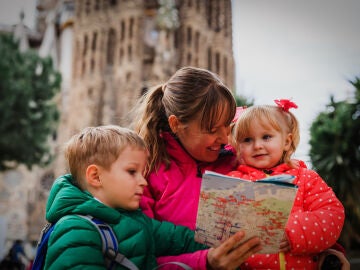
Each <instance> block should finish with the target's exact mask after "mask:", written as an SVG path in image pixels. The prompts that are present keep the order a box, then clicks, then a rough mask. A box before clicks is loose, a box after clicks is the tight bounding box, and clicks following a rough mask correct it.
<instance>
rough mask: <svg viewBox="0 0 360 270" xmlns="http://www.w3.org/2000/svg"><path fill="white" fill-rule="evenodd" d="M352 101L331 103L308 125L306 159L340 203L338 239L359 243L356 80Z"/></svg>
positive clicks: (359, 102) (359, 91)
mask: <svg viewBox="0 0 360 270" xmlns="http://www.w3.org/2000/svg"><path fill="white" fill-rule="evenodd" d="M350 83H351V84H352V85H353V86H354V88H355V95H354V100H344V101H340V102H335V101H334V98H333V97H331V98H330V104H329V105H327V110H326V111H324V112H322V113H320V114H319V115H318V117H317V118H316V120H315V121H314V122H313V123H312V126H311V128H310V133H311V139H310V147H311V149H310V158H311V161H312V164H313V166H314V168H315V170H316V171H317V172H318V173H319V174H320V175H321V176H322V177H323V178H324V180H325V181H326V182H327V183H328V184H329V186H331V187H332V188H333V190H334V192H335V193H336V195H337V196H338V198H339V199H340V201H341V202H342V203H343V204H344V207H345V212H346V220H345V224H344V229H343V234H342V236H341V238H340V241H341V242H342V243H343V244H344V245H345V246H346V247H347V248H350V247H351V246H352V245H359V244H360V233H359V229H358V228H360V203H359V198H360V166H359V164H360V80H359V78H355V80H354V81H350Z"/></svg>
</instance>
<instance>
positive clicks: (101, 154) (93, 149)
mask: <svg viewBox="0 0 360 270" xmlns="http://www.w3.org/2000/svg"><path fill="white" fill-rule="evenodd" d="M127 146H130V147H133V148H136V149H143V150H144V151H146V146H145V142H144V141H143V140H142V138H141V137H140V136H139V135H137V134H136V133H135V132H134V131H132V130H130V129H127V128H123V127H119V126H115V125H107V126H98V127H87V128H85V129H83V130H82V131H81V132H79V133H78V134H76V135H74V136H73V137H72V138H71V139H70V140H69V141H68V142H67V143H66V144H65V146H64V153H65V158H66V160H67V162H68V166H69V170H70V173H71V174H72V176H73V179H74V181H75V184H76V185H77V186H79V187H80V188H82V189H83V188H84V179H85V171H86V168H87V167H88V166H89V165H91V164H96V165H99V166H102V167H104V168H105V169H110V167H111V164H113V163H114V162H115V161H116V159H117V158H118V157H119V155H120V154H121V152H122V151H123V150H124V149H125V148H126V147H127Z"/></svg>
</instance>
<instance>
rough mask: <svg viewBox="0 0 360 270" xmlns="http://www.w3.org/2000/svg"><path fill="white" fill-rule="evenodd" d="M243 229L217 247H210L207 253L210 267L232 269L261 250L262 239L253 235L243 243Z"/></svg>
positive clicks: (219, 269) (220, 269)
mask: <svg viewBox="0 0 360 270" xmlns="http://www.w3.org/2000/svg"><path fill="white" fill-rule="evenodd" d="M244 236H245V233H244V232H243V231H240V232H237V233H236V234H234V235H233V236H232V237H230V238H229V239H228V240H226V241H225V242H224V243H222V244H221V245H220V246H218V247H216V248H210V249H209V252H208V255H207V262H208V267H209V269H213V270H215V269H218V270H223V269H226V270H230V269H231V270H232V269H236V268H238V267H239V266H240V265H241V264H242V263H243V262H245V261H246V259H247V258H249V257H250V256H251V255H253V254H255V253H257V252H259V251H260V250H261V245H260V239H259V238H258V237H252V238H250V239H249V240H247V241H245V242H244V243H242V244H241V245H239V243H240V242H241V240H242V239H243V238H244Z"/></svg>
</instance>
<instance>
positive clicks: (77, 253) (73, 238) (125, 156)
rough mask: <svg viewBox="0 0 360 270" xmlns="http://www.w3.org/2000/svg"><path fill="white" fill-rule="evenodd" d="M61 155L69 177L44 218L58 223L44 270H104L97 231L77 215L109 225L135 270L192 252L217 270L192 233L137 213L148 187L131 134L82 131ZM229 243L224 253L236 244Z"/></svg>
mask: <svg viewBox="0 0 360 270" xmlns="http://www.w3.org/2000/svg"><path fill="white" fill-rule="evenodd" d="M65 156H66V159H67V161H68V165H69V169H70V172H71V175H70V174H68V175H64V176H61V177H59V178H58V179H56V180H55V182H54V185H53V187H52V188H51V191H50V195H49V198H48V202H47V206H46V219H47V220H48V221H49V222H56V221H57V223H56V225H55V228H54V231H53V232H52V234H51V236H50V239H49V243H48V251H47V255H46V261H45V269H52V270H54V269H73V268H74V267H76V268H77V269H104V268H105V259H104V255H103V253H102V242H101V238H100V235H99V232H98V231H97V229H96V228H95V227H94V226H93V225H92V224H91V223H89V221H87V220H86V219H84V218H82V217H80V216H77V215H91V216H93V217H95V218H98V219H100V220H102V221H104V222H106V223H108V224H109V225H110V226H111V227H112V229H113V230H114V232H115V234H116V237H117V240H118V243H119V247H118V249H119V251H120V253H122V254H124V255H125V257H127V258H128V259H129V260H131V261H132V262H133V263H134V264H135V265H136V266H137V267H138V268H139V269H154V268H155V267H156V266H157V263H156V257H157V256H162V255H177V254H181V253H188V252H193V251H196V250H203V252H205V253H207V255H206V256H205V258H206V261H205V262H204V264H208V265H209V266H210V267H212V268H214V269H215V268H216V267H217V265H216V263H214V262H216V259H215V260H214V258H216V257H217V256H219V253H218V252H215V251H216V250H215V249H209V250H207V249H206V248H207V247H206V246H204V245H201V244H199V243H196V242H194V240H193V239H194V233H193V232H192V231H191V230H189V229H188V228H186V227H181V226H175V225H173V224H172V223H167V222H159V221H156V220H154V219H150V218H148V217H147V216H146V215H144V214H143V213H142V212H141V211H140V210H139V202H140V199H141V196H142V194H143V190H144V187H145V186H146V185H147V182H146V180H145V178H144V175H143V173H144V171H145V167H146V163H147V158H148V152H147V149H146V146H145V144H144V141H143V140H142V139H141V138H140V137H139V136H138V135H137V134H136V133H135V132H133V131H131V130H129V129H126V128H121V127H118V126H100V127H89V128H85V129H84V130H83V131H82V132H80V133H79V134H77V135H75V136H73V137H72V138H71V139H70V141H69V142H68V143H67V144H66V148H65ZM242 236H243V235H242V234H239V236H238V239H237V241H240V240H241V238H242ZM235 240H236V239H235ZM232 241H233V242H229V250H230V249H233V247H234V246H235V245H236V242H234V239H232ZM258 244H259V242H258V241H253V242H248V245H247V249H246V250H244V248H243V250H242V251H241V252H240V251H239V254H238V255H239V258H240V257H241V260H242V261H243V260H245V259H246V258H248V257H249V256H250V255H252V254H254V253H255V252H257V251H258V250H259V245H258ZM229 250H225V251H224V252H228V251H229ZM240 253H241V254H240ZM203 257H204V256H202V257H199V258H203ZM239 258H237V259H238V260H239V264H238V265H240V264H241V261H240V259H239ZM118 268H119V269H121V266H118Z"/></svg>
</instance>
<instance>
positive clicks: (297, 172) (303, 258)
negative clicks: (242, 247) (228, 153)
mask: <svg viewBox="0 0 360 270" xmlns="http://www.w3.org/2000/svg"><path fill="white" fill-rule="evenodd" d="M299 165H300V167H299V168H298V169H293V168H291V167H289V166H288V165H287V164H281V165H279V166H277V167H275V168H272V169H271V170H270V171H269V172H267V173H269V174H271V175H276V174H283V173H286V174H291V175H294V176H296V178H295V181H294V183H295V184H296V185H297V186H298V192H297V195H296V198H295V203H294V206H293V208H292V210H291V214H290V217H289V220H288V222H287V225H286V228H285V232H286V235H287V238H288V240H289V242H290V246H291V251H290V252H291V253H290V252H289V253H286V254H285V262H286V269H306V270H311V269H317V254H319V252H321V251H323V250H325V249H328V248H330V247H331V246H332V245H334V244H335V243H336V241H337V239H338V237H339V236H340V233H341V230H342V227H343V224H344V219H345V212H344V207H343V205H342V203H341V202H340V201H339V200H338V199H337V197H336V196H335V194H334V192H333V190H332V189H331V188H330V187H329V186H328V185H327V184H326V183H325V182H324V181H323V180H322V179H321V177H320V176H319V175H318V174H317V173H316V172H315V171H312V170H309V169H307V168H306V165H305V163H304V162H302V161H299ZM228 175H231V176H235V177H240V178H243V179H249V180H251V181H256V180H257V179H260V178H264V177H266V174H265V173H264V172H263V171H261V170H257V169H255V168H253V167H249V166H246V165H240V166H238V168H237V171H233V172H231V173H228ZM279 263H280V261H279V254H257V255H253V256H252V257H250V258H249V259H248V260H247V262H246V263H244V265H242V267H241V269H280V268H279Z"/></svg>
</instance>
